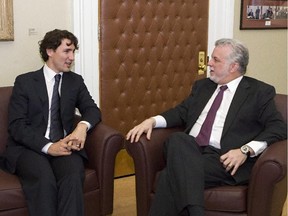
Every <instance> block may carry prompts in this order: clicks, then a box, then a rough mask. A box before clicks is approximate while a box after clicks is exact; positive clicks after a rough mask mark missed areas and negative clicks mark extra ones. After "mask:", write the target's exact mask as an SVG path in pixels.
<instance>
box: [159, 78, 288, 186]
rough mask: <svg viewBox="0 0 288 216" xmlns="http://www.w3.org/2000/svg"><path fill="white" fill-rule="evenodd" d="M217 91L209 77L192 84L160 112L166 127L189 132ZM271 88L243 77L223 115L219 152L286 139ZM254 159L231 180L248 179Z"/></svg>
mask: <svg viewBox="0 0 288 216" xmlns="http://www.w3.org/2000/svg"><path fill="white" fill-rule="evenodd" d="M216 88H217V84H216V83H214V82H213V81H211V80H210V79H209V78H207V79H203V80H199V81H196V82H195V84H194V86H193V88H192V92H191V94H190V95H189V97H188V98H187V99H185V100H184V101H183V102H182V103H180V104H179V105H177V106H176V107H175V108H172V109H170V110H168V111H166V112H164V113H162V116H163V117H164V118H165V119H166V121H167V126H168V127H174V126H183V125H184V127H185V132H186V133H189V132H190V130H191V128H192V126H193V125H194V123H195V122H196V120H197V119H198V117H199V115H200V114H201V112H202V110H203V109H204V107H205V105H206V104H207V102H208V100H209V99H210V97H211V96H212V94H213V92H214V91H215V89H216ZM275 94H276V93H275V89H274V87H273V86H270V85H268V84H266V83H263V82H261V81H258V80H256V79H253V78H250V77H245V76H244V77H243V79H242V80H241V82H240V83H239V86H238V88H237V90H236V92H235V95H234V98H233V100H232V102H231V106H230V108H229V111H228V113H227V116H226V120H225V123H224V128H223V132H222V137H221V142H220V143H221V152H222V154H224V153H226V152H227V151H229V150H231V149H237V148H240V147H241V146H242V145H244V144H247V143H248V142H250V141H252V140H255V141H266V142H267V143H268V145H270V144H272V143H274V142H276V141H278V140H283V139H287V126H286V124H285V123H284V121H283V120H282V117H281V114H280V113H279V112H278V111H277V109H276V106H275V103H274V100H273V99H274V96H275ZM255 161H256V158H249V159H248V160H246V162H245V163H244V164H243V165H242V166H241V167H240V168H239V169H238V171H237V173H236V174H235V176H234V178H235V180H236V182H242V180H244V179H248V178H249V174H250V171H251V169H252V166H253V164H254V163H255Z"/></svg>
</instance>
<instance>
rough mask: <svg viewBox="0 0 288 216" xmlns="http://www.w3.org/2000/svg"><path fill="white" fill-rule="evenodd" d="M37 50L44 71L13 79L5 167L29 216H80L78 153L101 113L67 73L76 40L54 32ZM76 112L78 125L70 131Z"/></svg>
mask: <svg viewBox="0 0 288 216" xmlns="http://www.w3.org/2000/svg"><path fill="white" fill-rule="evenodd" d="M39 45H40V54H41V57H42V59H43V60H44V62H45V64H44V67H42V68H41V69H40V70H37V71H34V72H29V73H25V74H22V75H19V76H18V77H17V78H16V80H15V84H14V88H13V93H12V97H11V101H10V106H9V135H10V137H9V141H8V143H9V144H8V146H7V149H6V152H5V156H6V159H7V160H6V161H7V162H6V166H7V169H8V170H9V171H10V172H11V173H15V174H16V175H18V176H19V178H20V181H21V184H22V186H23V190H24V193H25V196H26V198H27V202H28V209H29V213H30V215H31V216H40V215H41V216H56V215H57V216H64V215H65V216H68V215H69V216H73V215H74V216H81V215H84V208H83V181H84V161H85V160H86V159H87V156H86V153H85V150H84V149H83V148H84V143H85V139H86V133H87V131H89V130H90V129H91V128H93V127H94V126H95V125H96V124H97V123H99V122H100V121H101V113H100V110H99V109H98V107H97V105H96V104H95V103H94V101H93V99H92V97H91V96H90V93H89V91H88V90H87V88H86V85H85V84H84V81H83V79H82V77H81V76H80V75H78V74H75V73H73V72H71V71H70V67H71V66H72V63H73V62H74V52H75V50H76V49H78V40H77V38H76V37H75V36H74V35H73V34H72V33H71V32H68V31H66V30H58V29H55V30H53V31H50V32H48V33H47V34H46V35H45V37H44V39H43V40H42V41H40V43H39ZM56 77H58V78H56ZM76 108H77V109H78V110H79V112H80V113H81V121H80V122H79V123H78V125H77V126H76V128H75V129H74V127H73V126H74V117H75V111H76Z"/></svg>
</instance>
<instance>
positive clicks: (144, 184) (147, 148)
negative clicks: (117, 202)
mask: <svg viewBox="0 0 288 216" xmlns="http://www.w3.org/2000/svg"><path fill="white" fill-rule="evenodd" d="M180 130H181V129H180V128H165V129H154V130H153V132H152V136H151V140H147V138H146V134H144V135H142V136H141V137H140V139H139V141H138V142H135V143H130V142H128V141H127V142H126V149H127V152H128V153H129V154H130V155H131V156H132V157H133V160H134V165H135V176H136V181H137V184H136V196H137V209H138V210H139V211H137V212H138V215H139V216H142V215H143V216H144V215H148V211H149V206H150V201H151V200H150V198H149V197H151V196H152V194H151V193H152V191H153V187H154V181H155V175H156V173H157V172H158V171H160V170H162V169H163V168H164V166H165V160H164V157H163V150H162V148H163V145H164V141H165V140H166V139H167V137H168V136H169V135H170V134H171V133H173V132H176V131H180Z"/></svg>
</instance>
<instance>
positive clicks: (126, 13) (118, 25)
mask: <svg viewBox="0 0 288 216" xmlns="http://www.w3.org/2000/svg"><path fill="white" fill-rule="evenodd" d="M208 3H209V2H208V0H121V1H119V0H102V1H101V7H100V32H101V36H100V106H101V110H102V114H103V121H104V122H105V123H106V124H108V125H110V126H112V127H114V128H116V129H118V130H119V131H121V132H122V133H123V134H126V133H127V132H128V131H129V129H131V128H132V127H133V126H135V125H136V124H138V123H140V122H141V121H143V120H144V119H145V118H147V117H150V116H152V115H156V114H158V113H160V112H162V111H164V110H166V109H168V108H170V107H172V106H175V105H176V104H178V103H179V102H180V101H182V100H183V99H184V98H185V97H186V96H187V95H188V94H189V93H190V90H191V86H192V85H193V83H194V81H195V80H197V79H200V78H203V77H206V73H204V74H202V75H199V74H198V53H199V51H205V52H206V51H207V40H208V9H209V6H208Z"/></svg>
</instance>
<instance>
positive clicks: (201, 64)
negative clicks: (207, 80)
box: [198, 51, 207, 75]
mask: <svg viewBox="0 0 288 216" xmlns="http://www.w3.org/2000/svg"><path fill="white" fill-rule="evenodd" d="M206 70H207V66H206V56H205V52H204V51H199V55H198V75H203V74H204V73H205V72H206Z"/></svg>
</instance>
